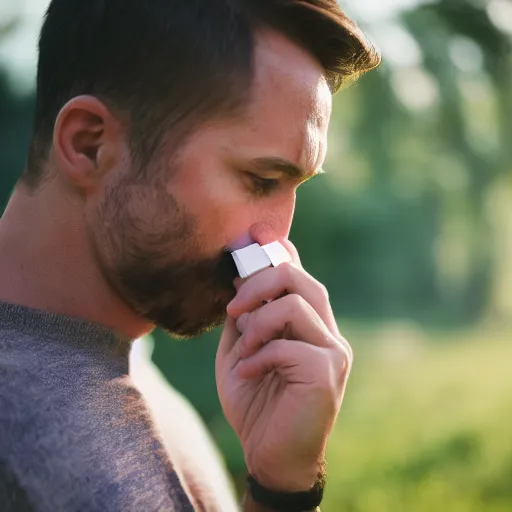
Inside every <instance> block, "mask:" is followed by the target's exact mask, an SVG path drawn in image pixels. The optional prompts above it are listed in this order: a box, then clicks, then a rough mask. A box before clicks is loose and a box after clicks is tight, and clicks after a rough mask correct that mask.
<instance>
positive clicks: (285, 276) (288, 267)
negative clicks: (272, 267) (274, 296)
mask: <svg viewBox="0 0 512 512" xmlns="http://www.w3.org/2000/svg"><path fill="white" fill-rule="evenodd" d="M293 270H294V269H293V265H292V264H291V263H289V262H285V263H281V265H279V266H278V267H277V271H278V273H279V277H280V279H281V282H282V284H283V286H287V285H289V284H290V283H291V282H292V281H293V279H294V277H293Z"/></svg>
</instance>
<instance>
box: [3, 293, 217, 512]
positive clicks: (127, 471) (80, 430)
mask: <svg viewBox="0 0 512 512" xmlns="http://www.w3.org/2000/svg"><path fill="white" fill-rule="evenodd" d="M129 350H130V340H128V339H124V338H123V337H122V336H120V335H118V334H116V333H115V332H114V331H111V330H109V329H107V328H105V327H102V326H98V325H95V324H91V323H89V322H86V321H83V320H78V319H74V318H69V317H65V316H61V315H54V314H51V313H48V312H43V311H39V310H34V309H29V308H26V307H22V306H17V305H12V304H7V303H2V302H0V510H1V511H2V512H14V511H16V512H23V511H34V512H59V511H64V512H68V511H69V512H75V511H77V512H78V511H80V512H111V511H112V512H118V511H126V512H153V511H155V512H156V511H159V512H160V511H162V512H167V511H169V512H171V511H173V512H174V511H176V512H188V511H193V510H194V508H195V507H196V510H205V511H221V510H222V507H221V505H220V504H218V503H217V504H216V503H215V496H212V494H211V493H206V494H207V495H206V496H201V493H202V489H201V485H200V482H192V483H190V482H188V483H187V482H185V481H183V478H184V476H183V475H186V472H184V471H181V472H180V471H177V468H175V467H173V465H172V463H171V461H170V459H169V456H168V452H169V451H168V450H167V451H166V450H165V449H164V448H163V445H162V441H161V438H160V436H159V435H158V434H157V429H155V428H154V426H153V421H152V416H150V413H149V412H148V409H147V408H146V404H145V402H144V400H143V399H142V397H141V395H140V393H139V391H137V390H136V389H135V387H134V386H133V385H132V382H131V380H130V379H129V378H128V377H127V374H128V369H129V368H128V353H129ZM168 414H169V413H168ZM176 414H177V415H178V417H177V423H179V419H180V417H179V411H177V413H176ZM175 442H176V443H177V444H180V443H182V440H179V439H177V440H175ZM183 450H184V451H185V452H186V446H185V447H183ZM178 475H179V476H178ZM180 477H181V479H182V480H181V481H180ZM184 489H186V490H187V492H186V491H185V490H184ZM192 492H193V493H194V495H192V494H191V493H192ZM187 493H188V494H187ZM193 504H194V505H193ZM198 504H199V505H198Z"/></svg>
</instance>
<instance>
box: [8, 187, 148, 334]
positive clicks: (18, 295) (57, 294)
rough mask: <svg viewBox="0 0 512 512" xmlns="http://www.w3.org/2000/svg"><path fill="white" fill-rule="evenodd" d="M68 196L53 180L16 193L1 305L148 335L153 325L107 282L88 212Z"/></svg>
mask: <svg viewBox="0 0 512 512" xmlns="http://www.w3.org/2000/svg"><path fill="white" fill-rule="evenodd" d="M64 193H65V192H64V190H59V184H58V183H55V182H52V183H51V184H50V185H49V186H47V187H46V188H45V189H44V190H41V191H40V192H38V193H37V194H36V195H30V194H29V193H28V191H27V190H26V189H25V188H24V186H22V185H19V186H18V187H17V189H16V190H15V192H14V194H13V195H12V197H11V200H10V201H9V204H8V206H7V209H6V211H5V213H4V215H3V216H2V218H1V219H0V301H3V302H10V303H12V304H19V305H22V306H27V307H30V308H34V309H40V310H44V311H49V312H51V313H56V314H60V315H66V316H69V317H74V318H80V319H83V320H87V321H89V322H93V323H96V324H99V325H103V326H105V327H108V328H110V329H113V330H115V331H117V332H118V333H119V334H122V335H123V336H127V337H129V338H131V339H135V338H138V337H140V336H143V335H144V334H147V333H148V332H150V331H151V329H152V328H153V327H154V326H153V325H151V324H150V323H148V322H147V321H146V320H144V319H143V318H141V317H140V316H138V315H137V314H136V313H135V312H134V311H133V310H132V309H131V308H130V307H129V306H128V305H127V304H126V303H125V302H124V301H123V300H122V299H121V297H120V296H119V295H118V294H117V293H116V292H115V290H114V289H113V288H112V287H111V286H110V285H109V284H108V282H107V280H106V279H105V278H104V276H103V275H102V273H101V271H100V268H99V266H98V264H97V261H96V259H95V257H94V253H93V250H92V248H91V244H90V242H89V240H88V237H87V232H86V229H85V226H84V221H83V208H80V207H79V206H78V205H74V204H73V205H70V204H69V202H67V201H66V200H63V197H64V196H63V194H64ZM68 193H69V191H68ZM77 202H78V199H77ZM70 206H71V207H70ZM75 206H76V207H75Z"/></svg>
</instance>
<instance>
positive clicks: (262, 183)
mask: <svg viewBox="0 0 512 512" xmlns="http://www.w3.org/2000/svg"><path fill="white" fill-rule="evenodd" d="M248 174H249V177H250V179H251V182H252V188H253V191H254V193H255V194H257V195H260V196H265V195H268V194H270V193H271V192H273V191H274V190H276V189H277V188H278V187H279V182H280V180H278V179H275V178H262V177H261V176H258V175H256V174H253V173H248Z"/></svg>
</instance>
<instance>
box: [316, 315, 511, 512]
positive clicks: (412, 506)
mask: <svg viewBox="0 0 512 512" xmlns="http://www.w3.org/2000/svg"><path fill="white" fill-rule="evenodd" d="M347 330H348V331H349V332H351V335H352V336H353V338H354V339H359V340H363V341H362V342H358V343H356V342H354V343H353V345H354V347H355V352H356V364H355V366H354V370H353V374H352V377H351V380H350V384H349V389H348V391H347V395H346V400H345V403H344V407H343V410H342V413H341V416H340V420H339V422H338V425H337V427H336V430H335V432H334V434H333V436H332V439H331V443H330V447H329V460H328V463H329V483H328V491H327V492H326V499H325V502H324V505H323V507H322V510H323V511H325V512H330V511H332V512H338V511H339V512H402V511H403V512H406V511H407V512H505V511H507V512H510V511H512V368H511V366H512V333H511V331H510V330H508V331H506V330H504V329H503V330H502V329H498V328H494V329H489V328H481V329H478V330H475V331H473V332H471V333H457V334H450V335H448V334H436V333H429V334H426V333H424V332H421V331H416V330H415V329H413V328H410V327H409V326H407V325H402V326H397V325H395V326H391V327H388V328H386V329H376V330H369V331H366V332H365V331H361V330H358V329H357V328H353V329H350V326H349V327H347ZM352 331H353V332H352Z"/></svg>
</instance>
